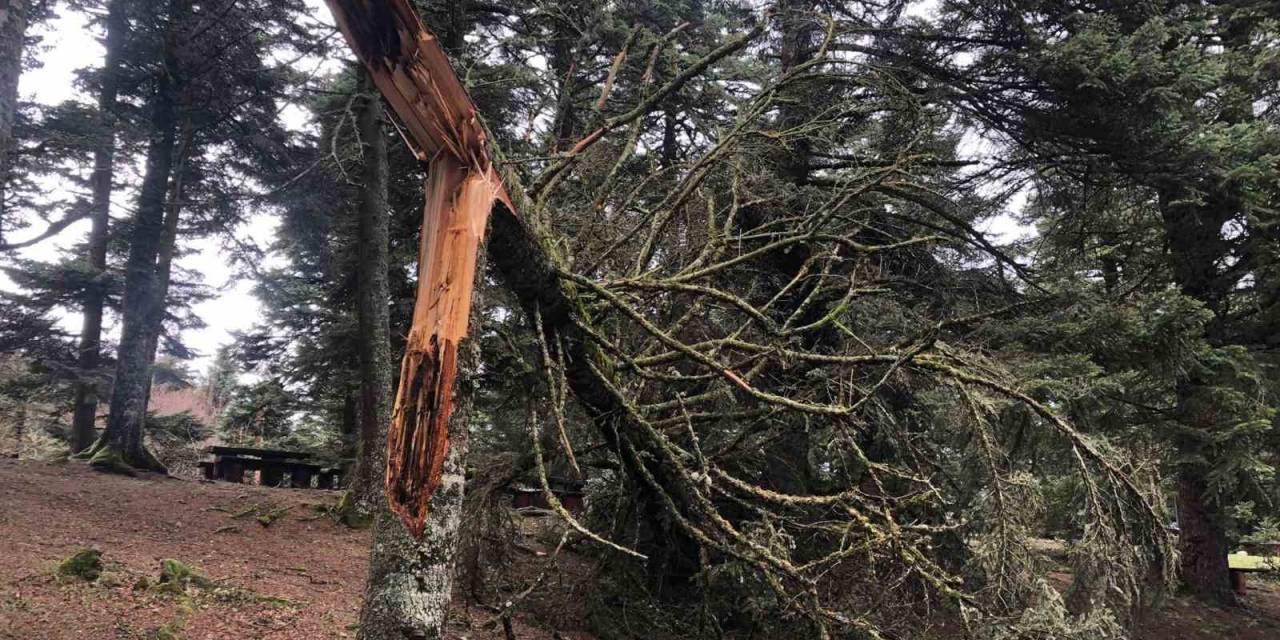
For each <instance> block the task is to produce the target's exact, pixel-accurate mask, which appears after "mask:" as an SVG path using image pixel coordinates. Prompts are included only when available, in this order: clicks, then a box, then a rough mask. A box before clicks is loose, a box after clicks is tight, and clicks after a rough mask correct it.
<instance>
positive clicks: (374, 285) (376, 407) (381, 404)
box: [350, 69, 394, 514]
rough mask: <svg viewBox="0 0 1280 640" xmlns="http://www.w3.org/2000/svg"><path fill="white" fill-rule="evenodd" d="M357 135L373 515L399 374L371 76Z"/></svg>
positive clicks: (361, 482) (362, 434) (366, 446)
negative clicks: (394, 358)
mask: <svg viewBox="0 0 1280 640" xmlns="http://www.w3.org/2000/svg"><path fill="white" fill-rule="evenodd" d="M360 74H361V75H360V91H361V92H362V93H364V94H365V96H364V98H363V104H362V105H361V107H360V112H359V122H358V131H359V134H360V144H361V146H362V147H363V154H362V155H363V157H364V167H363V182H364V186H363V188H362V190H361V193H360V206H359V209H358V214H357V217H358V225H357V243H356V244H357V252H358V255H357V260H356V278H357V282H358V285H357V298H358V303H357V307H356V316H357V321H358V324H359V327H360V332H359V338H358V351H359V359H360V367H359V368H360V395H359V411H358V412H357V416H358V421H359V422H358V424H359V457H358V462H357V464H356V473H355V483H354V484H353V485H352V486H351V487H350V490H351V492H352V496H353V497H354V501H353V504H354V505H355V506H356V508H357V509H358V510H360V511H361V512H363V513H368V514H372V513H374V512H375V511H374V510H375V507H377V506H378V505H380V504H383V503H384V502H385V498H384V496H383V477H384V476H383V473H384V466H385V459H384V457H383V450H384V448H385V447H386V432H387V425H388V424H389V423H390V421H391V393H392V377H393V375H394V371H393V370H392V368H391V367H392V364H391V318H390V311H389V310H388V308H387V301H388V300H390V297H391V294H390V292H389V285H388V284H387V263H388V260H389V256H388V254H389V251H390V250H389V246H390V235H389V224H390V222H389V217H388V213H387V212H388V208H389V207H388V204H387V182H388V165H387V140H386V137H385V135H384V134H383V115H382V100H381V98H380V97H379V96H378V93H377V89H376V88H375V87H374V86H373V81H372V79H370V77H369V74H368V73H367V72H365V71H364V70H363V69H362V70H361V71H360Z"/></svg>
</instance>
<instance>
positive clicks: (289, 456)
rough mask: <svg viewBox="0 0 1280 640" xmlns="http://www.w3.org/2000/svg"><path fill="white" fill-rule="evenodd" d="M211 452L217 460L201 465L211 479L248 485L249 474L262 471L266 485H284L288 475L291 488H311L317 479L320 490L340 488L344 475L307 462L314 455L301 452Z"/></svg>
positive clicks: (220, 448) (213, 449) (215, 449)
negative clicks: (247, 473) (245, 475)
mask: <svg viewBox="0 0 1280 640" xmlns="http://www.w3.org/2000/svg"><path fill="white" fill-rule="evenodd" d="M208 451H209V453H212V454H213V456H214V458H213V460H206V461H203V462H201V463H200V470H201V472H202V473H203V474H204V477H205V479H207V480H225V481H227V482H237V483H240V482H244V473H245V472H246V471H260V472H261V484H262V485H263V486H268V487H278V486H282V485H283V484H284V482H285V476H286V475H287V476H288V478H289V486H291V487H294V488H297V489H309V488H311V481H312V479H313V478H314V479H316V485H317V487H316V488H319V489H336V488H337V487H338V479H339V476H340V475H341V473H340V471H339V470H338V469H336V468H334V467H326V466H323V465H319V464H315V463H312V462H306V461H305V459H306V458H309V457H311V454H309V453H306V452H301V451H284V450H280V449H255V448H252V447H224V446H215V447H210V448H209V449H208Z"/></svg>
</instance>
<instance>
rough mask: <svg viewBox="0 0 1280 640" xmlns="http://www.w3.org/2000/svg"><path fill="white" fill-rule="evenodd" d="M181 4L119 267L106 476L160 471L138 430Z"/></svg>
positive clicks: (95, 455)
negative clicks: (121, 283)
mask: <svg viewBox="0 0 1280 640" xmlns="http://www.w3.org/2000/svg"><path fill="white" fill-rule="evenodd" d="M184 2H185V0H173V2H171V3H170V15H169V33H168V34H167V42H166V45H165V54H164V56H165V64H164V66H165V72H164V73H160V74H157V75H156V80H155V82H156V91H155V95H154V96H153V98H152V105H151V106H152V115H151V127H152V133H151V141H150V142H149V144H148V147H147V168H146V172H145V174H144V175H143V179H142V187H141V189H140V190H139V193H138V205H137V212H136V214H135V215H134V222H133V229H132V232H133V233H132V236H131V237H130V242H129V259H128V262H126V264H125V290H124V300H123V302H122V304H121V310H122V316H123V329H122V331H121V335H120V346H119V348H118V349H117V351H116V375H115V385H114V387H113V388H112V393H111V411H110V413H109V414H108V416H107V429H106V431H105V432H103V434H102V437H101V438H99V439H98V442H97V443H96V444H94V446H93V447H92V448H91V449H90V454H91V458H90V462H91V464H93V465H94V466H95V467H97V468H100V469H104V470H110V471H128V468H129V467H133V468H139V469H154V470H163V469H164V467H163V465H161V464H160V463H159V461H157V460H156V459H155V457H154V456H152V455H151V454H150V453H149V452H148V451H147V450H146V448H145V447H144V446H143V438H142V436H143V425H144V423H145V421H146V416H147V400H148V398H147V389H148V388H149V386H150V380H151V365H150V364H148V362H147V348H148V334H149V330H150V327H151V326H153V322H154V320H153V316H154V314H155V313H157V311H158V310H157V309H156V305H155V304H154V301H155V295H156V286H157V278H156V259H157V257H158V254H159V251H160V245H161V242H162V239H163V236H164V217H165V196H166V194H167V193H168V190H169V176H170V174H171V173H172V170H173V164H174V147H175V146H176V144H175V142H176V138H177V128H178V102H177V95H178V90H177V87H176V86H175V81H176V80H177V78H178V77H179V70H178V68H177V67H178V65H177V60H176V55H175V53H176V50H177V47H178V46H179V43H178V33H177V28H176V23H177V22H178V15H179V13H180V12H181V11H182V10H183V8H184V6H183V5H184Z"/></svg>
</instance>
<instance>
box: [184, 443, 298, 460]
mask: <svg viewBox="0 0 1280 640" xmlns="http://www.w3.org/2000/svg"><path fill="white" fill-rule="evenodd" d="M209 453H212V454H214V455H216V456H256V457H259V458H294V459H297V460H305V459H307V458H310V457H311V454H310V453H307V452H306V451H285V450H284V449H257V448H254V447H224V446H222V445H215V446H212V447H209Z"/></svg>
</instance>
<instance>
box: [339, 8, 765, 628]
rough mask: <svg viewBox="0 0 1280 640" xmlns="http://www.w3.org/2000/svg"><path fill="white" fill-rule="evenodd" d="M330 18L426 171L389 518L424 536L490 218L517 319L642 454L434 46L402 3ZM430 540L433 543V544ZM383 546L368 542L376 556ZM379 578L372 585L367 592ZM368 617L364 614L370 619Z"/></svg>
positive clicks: (570, 303)
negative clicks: (535, 327)
mask: <svg viewBox="0 0 1280 640" xmlns="http://www.w3.org/2000/svg"><path fill="white" fill-rule="evenodd" d="M329 6H330V8H331V9H332V10H333V13H334V16H335V18H336V20H337V23H338V25H339V27H340V28H341V29H342V31H343V33H344V34H345V35H346V37H347V40H348V42H350V43H351V45H352V48H353V49H354V50H355V51H356V53H357V54H358V56H359V57H360V60H361V62H362V63H363V64H364V65H365V66H366V67H367V68H368V69H369V70H370V72H371V73H372V75H373V78H374V80H375V82H376V84H377V86H378V89H379V90H380V91H381V92H382V94H383V96H385V97H386V98H387V101H388V103H389V104H390V105H391V107H392V108H393V109H394V110H395V112H396V115H397V116H399V118H400V120H401V121H403V123H404V128H405V131H406V137H407V138H408V141H409V144H410V146H411V147H413V149H414V151H415V152H416V153H417V155H418V158H419V159H420V160H422V161H424V162H427V161H431V162H432V167H433V168H432V177H431V179H430V180H429V181H428V188H427V194H428V206H427V211H426V213H425V219H426V220H427V221H429V222H430V224H429V225H424V230H423V235H422V238H423V241H422V246H421V256H422V258H421V262H420V267H421V273H420V281H419V289H418V299H417V307H416V309H415V315H414V322H413V328H412V329H411V335H410V339H409V345H408V348H407V349H406V354H405V358H404V364H403V367H402V374H401V382H400V389H399V392H398V394H397V398H396V409H395V410H394V412H393V414H392V415H393V418H392V426H391V433H390V436H389V438H388V465H387V472H388V473H387V487H388V497H389V499H390V500H391V503H392V505H393V509H396V510H397V513H398V514H400V515H401V518H402V520H403V521H404V522H405V523H406V525H408V527H409V528H410V529H411V530H415V532H416V533H418V534H421V532H422V527H423V526H424V525H423V523H424V522H425V517H426V516H425V511H427V509H428V502H429V501H430V499H431V493H432V492H433V491H434V490H435V488H436V487H437V486H439V482H440V478H441V469H443V468H444V466H443V465H444V462H445V461H446V460H447V457H446V456H447V455H448V444H447V442H448V438H447V434H446V433H445V432H443V431H442V430H444V429H446V425H447V424H448V422H449V420H448V412H449V411H450V410H451V406H450V401H451V399H450V397H449V395H448V390H450V389H451V388H452V387H453V384H454V383H453V377H454V375H455V369H454V368H453V365H454V361H453V358H454V354H455V353H456V349H457V341H458V340H460V339H461V337H462V336H464V335H465V332H466V317H467V315H466V307H464V306H460V305H466V304H467V303H468V301H469V299H470V293H471V288H472V280H471V278H472V277H473V276H474V269H475V260H476V256H477V254H478V246H479V244H480V239H481V237H482V235H483V230H484V223H485V219H486V218H487V216H488V213H489V211H490V210H491V209H492V210H493V213H494V216H493V227H492V230H491V240H490V243H491V245H492V250H491V252H490V259H491V260H492V261H493V264H494V265H495V266H496V267H497V269H498V271H499V272H500V274H501V275H502V277H503V280H504V284H505V285H506V287H507V288H508V289H509V290H510V291H512V293H514V294H515V295H516V297H517V298H518V299H519V300H520V304H521V306H522V307H523V308H524V311H525V312H526V313H528V314H529V316H530V317H531V318H532V317H533V316H534V315H535V314H538V315H540V317H541V318H542V322H543V330H544V332H545V333H547V334H548V338H549V339H548V341H547V342H548V344H550V345H555V348H557V349H563V350H564V360H565V366H566V369H567V371H566V373H567V381H568V384H569V387H570V389H571V390H572V392H573V393H574V395H575V397H576V398H577V399H578V401H579V403H581V405H582V406H583V408H584V409H585V410H586V412H587V413H588V415H590V416H591V418H592V420H593V421H594V422H595V424H596V427H597V429H598V430H599V432H600V433H601V435H602V436H603V437H604V438H605V440H606V441H607V442H608V443H609V444H610V446H611V447H613V448H614V449H616V450H618V451H620V452H623V451H631V450H639V451H646V452H647V451H649V450H650V449H651V447H650V446H649V445H650V443H648V442H647V441H646V434H645V433H644V431H643V429H641V428H640V427H639V426H638V425H637V424H636V423H635V422H634V421H632V420H630V419H629V418H628V416H629V414H628V412H627V410H626V407H625V406H624V405H623V403H622V401H621V400H620V399H619V398H618V396H617V395H616V394H615V389H616V386H617V385H616V384H615V382H614V381H613V380H611V379H609V373H608V372H609V371H611V366H610V365H609V364H608V362H607V358H605V357H604V356H603V354H601V353H600V351H599V347H598V345H596V344H595V343H593V342H591V341H590V340H588V339H587V337H586V335H585V334H584V332H583V331H582V329H581V326H587V325H589V324H590V322H589V321H588V319H587V318H586V315H585V314H584V313H583V311H582V309H581V308H580V307H581V303H580V301H579V300H578V298H577V295H576V292H575V290H574V287H573V285H572V284H570V283H567V282H564V281H563V280H561V279H560V277H559V276H558V274H557V271H558V270H559V269H560V266H559V265H557V264H556V260H555V258H554V257H553V252H551V251H549V250H548V246H549V245H550V239H548V238H545V237H542V236H540V235H539V233H538V232H537V230H535V228H534V227H533V226H532V225H530V224H529V223H528V222H527V221H525V220H523V219H521V218H520V217H519V216H517V215H516V214H517V211H518V210H519V209H518V208H517V206H515V205H514V204H513V196H512V195H510V194H514V198H515V199H519V201H520V202H523V198H522V191H521V187H520V186H519V183H518V181H517V180H516V178H515V176H514V175H507V176H505V177H506V178H507V183H508V184H510V185H511V186H512V190H511V192H510V194H509V193H508V192H507V191H506V189H505V187H504V186H503V182H502V180H500V178H499V176H498V174H497V173H496V171H495V169H494V166H493V163H492V160H491V158H492V157H493V156H492V155H491V153H490V149H488V148H487V146H486V145H487V141H486V135H485V131H484V128H483V126H482V125H481V124H480V122H479V119H478V118H477V116H476V111H475V107H474V105H472V104H471V101H470V99H469V98H468V96H467V94H466V90H465V89H464V88H463V87H462V84H461V83H460V82H459V81H458V79H457V76H456V75H454V73H453V71H452V69H451V68H450V67H449V62H448V58H447V56H446V55H445V53H444V51H443V50H442V49H441V47H440V45H439V43H438V42H437V40H436V39H435V37H434V36H432V35H431V33H430V32H428V31H427V30H426V28H425V27H423V26H422V24H421V23H420V22H419V20H418V18H417V16H416V15H415V14H414V12H413V9H412V8H411V7H410V5H409V3H408V2H407V1H406V0H392V1H389V2H382V1H377V2H375V1H374V0H329ZM744 42H745V40H744ZM449 194H453V197H452V198H449V197H448V196H449ZM482 205H483V206H482ZM437 212H438V213H437ZM456 424H457V423H456V422H455V425H456ZM642 457H643V456H630V455H624V456H623V460H624V464H626V465H627V467H628V471H629V472H630V473H631V474H632V476H633V477H637V478H644V477H648V478H651V479H652V480H653V482H654V483H656V484H657V485H658V486H660V487H663V491H665V492H667V493H668V494H670V495H679V491H680V489H679V487H680V483H679V481H678V479H676V478H674V477H672V476H671V473H672V472H671V471H670V470H669V469H668V468H666V467H665V466H664V465H662V464H661V463H660V462H659V461H658V460H657V457H653V456H650V457H648V458H646V459H647V461H641V458H642ZM397 458H398V459H399V460H400V462H398V463H397V462H394V460H395V459H397ZM640 466H643V467H644V469H643V470H641V469H639V467H640ZM640 491H641V492H643V493H647V492H650V491H654V492H655V495H654V496H653V499H654V500H657V499H658V498H657V493H656V492H657V490H656V489H654V488H653V487H650V486H648V484H647V482H646V483H641V486H640ZM460 493H461V492H460V491H459V495H460ZM441 515H443V514H441ZM436 517H437V516H433V520H434V519H435V518H436ZM435 533H437V532H434V531H433V535H432V536H430V538H432V539H434V538H436V536H435V535H434V534H435ZM380 539H381V537H380V536H378V535H377V534H376V533H375V543H374V545H375V556H377V555H378V553H379V545H380V544H381V543H380V542H378V540H380ZM431 543H432V540H426V541H423V543H422V544H431ZM409 560H411V559H405V561H409ZM375 578H376V575H375V574H373V573H371V584H370V590H371V592H372V590H373V589H374V588H375V585H374V584H373V582H372V580H374V579H375ZM370 606H372V603H366V609H368V608H369V607H370ZM370 637H372V636H370ZM423 637H426V636H423Z"/></svg>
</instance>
